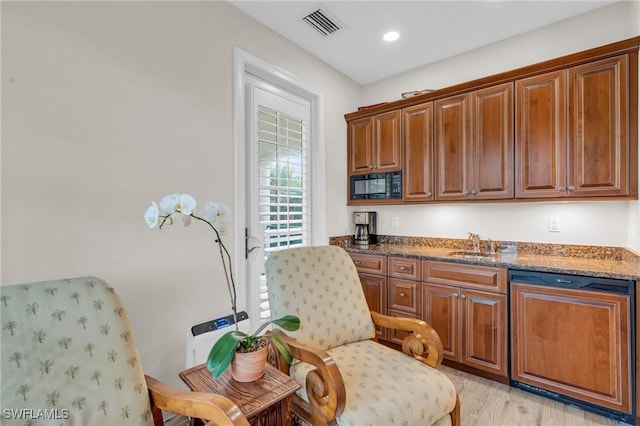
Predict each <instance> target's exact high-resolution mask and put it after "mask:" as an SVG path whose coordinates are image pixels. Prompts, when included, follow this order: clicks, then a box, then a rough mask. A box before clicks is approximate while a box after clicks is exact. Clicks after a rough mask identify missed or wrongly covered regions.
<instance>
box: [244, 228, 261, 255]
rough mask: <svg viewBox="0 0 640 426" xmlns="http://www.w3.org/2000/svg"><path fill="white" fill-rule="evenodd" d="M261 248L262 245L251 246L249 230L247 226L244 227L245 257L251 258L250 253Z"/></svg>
mask: <svg viewBox="0 0 640 426" xmlns="http://www.w3.org/2000/svg"><path fill="white" fill-rule="evenodd" d="M259 248H261V247H260V246H255V247H251V248H249V230H248V229H247V228H244V258H245V259H249V253H251V252H252V251H254V250H256V249H259Z"/></svg>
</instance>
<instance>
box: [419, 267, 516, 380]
mask: <svg viewBox="0 0 640 426" xmlns="http://www.w3.org/2000/svg"><path fill="white" fill-rule="evenodd" d="M422 275H423V281H424V282H423V283H422V284H421V288H422V298H421V299H422V301H421V303H422V310H421V314H422V319H423V320H424V321H426V322H427V323H429V324H431V326H432V327H433V328H434V329H435V330H436V332H437V333H438V335H439V336H440V339H441V340H442V346H443V348H444V358H445V359H448V360H451V361H454V362H456V363H459V364H462V365H464V366H466V367H470V368H473V369H476V370H481V371H485V372H488V373H490V374H492V375H493V377H500V378H502V379H503V380H504V381H506V378H507V374H508V371H507V330H508V327H507V295H506V285H507V277H506V270H504V269H501V268H493V267H485V266H476V265H463V264H456V263H447V262H431V261H423V264H422Z"/></svg>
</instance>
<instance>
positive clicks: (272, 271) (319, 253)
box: [265, 246, 375, 350]
mask: <svg viewBox="0 0 640 426" xmlns="http://www.w3.org/2000/svg"><path fill="white" fill-rule="evenodd" d="M265 268H266V273H267V287H268V290H269V307H270V309H271V317H272V318H279V317H281V316H283V315H297V316H298V317H299V318H300V329H299V330H298V331H296V332H292V333H291V332H288V334H290V335H291V336H293V337H295V338H296V339H298V341H300V342H301V343H303V344H306V345H309V346H312V347H315V348H319V349H323V350H326V349H329V348H333V347H336V346H340V345H344V344H346V343H351V342H357V341H361V340H365V339H372V338H373V337H374V335H375V330H374V326H373V322H372V320H371V313H370V312H369V306H368V305H367V301H366V299H365V298H364V292H363V290H362V285H361V284H360V278H359V277H358V271H357V270H356V267H355V265H354V264H353V261H352V260H351V257H350V256H349V254H348V253H347V252H346V251H344V249H342V248H340V247H337V246H321V247H300V248H293V249H287V250H282V251H278V252H274V253H271V255H270V256H269V258H268V259H267V262H266V264H265Z"/></svg>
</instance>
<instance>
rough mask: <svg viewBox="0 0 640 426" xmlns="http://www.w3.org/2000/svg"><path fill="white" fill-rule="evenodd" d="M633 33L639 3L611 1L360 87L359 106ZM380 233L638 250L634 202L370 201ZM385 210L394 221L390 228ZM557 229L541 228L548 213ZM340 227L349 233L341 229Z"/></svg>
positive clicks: (638, 208) (639, 22) (638, 25)
mask: <svg viewBox="0 0 640 426" xmlns="http://www.w3.org/2000/svg"><path fill="white" fill-rule="evenodd" d="M638 35H640V2H637V1H636V2H625V1H621V2H617V3H614V4H612V5H610V6H607V7H604V8H601V9H596V10H594V11H592V12H589V13H587V14H584V15H581V16H579V17H576V18H572V19H567V20H565V21H562V22H559V23H556V24H554V25H550V26H547V27H543V28H540V29H538V30H535V31H531V32H529V33H526V34H523V35H520V36H517V37H513V38H511V39H508V40H504V41H502V42H498V43H495V44H492V45H489V46H486V47H484V48H481V49H476V50H474V51H471V52H467V53H464V54H461V55H458V56H456V57H453V58H449V59H447V60H443V61H441V62H438V63H435V64H432V65H429V66H425V67H422V68H419V69H416V70H413V71H409V72H407V73H404V74H401V75H398V76H394V77H392V78H389V79H386V80H384V81H380V82H377V83H373V84H370V85H368V86H366V87H364V92H363V100H362V103H361V104H362V105H369V104H374V103H377V102H383V101H388V100H395V99H398V98H400V94H401V93H402V92H406V91H408V90H415V89H427V88H432V89H438V88H443V87H447V86H451V85H454V84H457V83H462V82H465V81H470V80H474V79H477V78H481V77H485V76H488V75H492V74H496V73H499V72H503V71H508V70H511V69H515V68H519V67H523V66H526V65H530V64H534V63H537V62H541V61H545V60H548V59H553V58H556V57H559V56H563V55H566V54H570V53H574V52H578V51H581V50H586V49H590V48H593V47H597V46H601V45H604V44H607V43H612V42H616V41H620V40H624V39H627V38H630V37H635V36H638ZM636 178H637V177H636ZM354 210H373V211H378V212H379V214H380V216H381V217H380V218H379V222H378V223H379V230H378V231H379V232H380V233H383V234H391V235H411V236H437V237H451V238H465V237H466V234H467V232H479V233H480V234H481V236H482V237H483V238H492V239H504V240H514V241H533V242H549V243H567V244H595V245H613V246H622V247H625V246H626V247H630V248H634V249H636V250H638V249H640V235H639V233H640V229H639V228H640V226H639V224H638V221H639V220H640V219H639V217H640V203H638V202H637V201H632V202H602V203H600V202H599V203H517V204H515V203H510V204H505V203H492V204H489V203H478V204H475V203H474V204H458V205H446V206H442V205H423V206H396V207H376V208H370V209H363V208H350V209H349V212H351V211H354ZM391 216H398V217H399V219H400V227H398V228H391ZM550 216H557V217H559V218H560V219H561V225H562V227H561V232H559V233H550V232H548V225H547V224H548V219H549V217H550ZM345 231H346V233H349V232H351V228H347V229H346V230H345Z"/></svg>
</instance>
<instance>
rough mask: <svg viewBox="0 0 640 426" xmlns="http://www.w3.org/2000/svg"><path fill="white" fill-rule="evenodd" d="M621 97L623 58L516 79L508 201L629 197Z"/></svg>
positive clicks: (625, 76) (625, 72) (624, 98)
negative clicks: (512, 195) (512, 190)
mask: <svg viewBox="0 0 640 426" xmlns="http://www.w3.org/2000/svg"><path fill="white" fill-rule="evenodd" d="M629 96H630V93H629V63H628V57H627V55H621V56H616V57H612V58H608V59H604V60H600V61H596V62H592V63H588V64H584V65H580V66H577V67H572V68H569V69H565V70H559V71H554V72H550V73H546V74H543V75H539V76H534V77H530V78H526V79H521V80H518V81H516V115H517V129H518V130H517V137H516V150H517V156H516V158H517V162H516V168H517V170H518V171H517V179H516V188H517V189H516V197H517V198H560V197H593V196H627V195H629V194H630V193H631V192H636V191H637V189H634V190H633V191H630V187H631V182H630V181H631V178H630V177H631V176H630V170H631V168H632V167H631V163H630V161H631V155H630V154H631V153H630V149H629V148H630V143H629V133H628V132H629V115H630V114H629V112H630V108H629ZM636 104H637V103H636ZM636 143H637V142H636ZM634 155H636V156H637V154H634ZM634 168H635V167H634ZM633 180H634V181H636V180H637V176H634V179H633Z"/></svg>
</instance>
